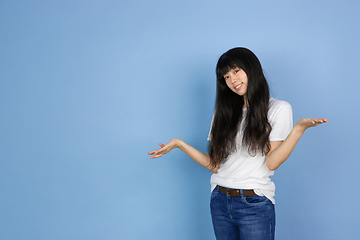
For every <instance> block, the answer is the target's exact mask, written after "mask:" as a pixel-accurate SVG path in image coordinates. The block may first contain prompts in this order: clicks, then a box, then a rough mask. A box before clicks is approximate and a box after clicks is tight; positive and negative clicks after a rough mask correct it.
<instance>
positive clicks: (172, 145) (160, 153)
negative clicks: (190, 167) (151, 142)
mask: <svg viewBox="0 0 360 240" xmlns="http://www.w3.org/2000/svg"><path fill="white" fill-rule="evenodd" d="M180 141H181V140H180V139H178V138H174V139H171V141H170V142H168V143H167V144H166V145H164V144H162V143H159V146H160V147H161V148H160V149H158V150H155V151H151V152H149V153H148V155H152V156H151V157H150V158H158V157H161V156H163V155H164V154H166V153H168V152H170V151H171V150H173V149H174V148H177V147H179V142H180Z"/></svg>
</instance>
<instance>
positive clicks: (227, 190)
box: [226, 188, 232, 197]
mask: <svg viewBox="0 0 360 240" xmlns="http://www.w3.org/2000/svg"><path fill="white" fill-rule="evenodd" d="M231 190H232V189H229V188H227V189H226V195H228V197H231V196H230V193H229V191H231Z"/></svg>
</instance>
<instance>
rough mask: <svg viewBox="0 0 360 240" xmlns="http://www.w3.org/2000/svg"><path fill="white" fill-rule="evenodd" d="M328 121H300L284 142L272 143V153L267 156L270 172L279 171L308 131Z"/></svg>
mask: <svg viewBox="0 0 360 240" xmlns="http://www.w3.org/2000/svg"><path fill="white" fill-rule="evenodd" d="M327 121H328V119H327V118H317V119H312V118H306V119H300V120H299V121H297V123H296V125H295V127H294V128H293V130H292V131H291V132H290V134H289V135H288V136H287V138H286V139H285V140H284V141H274V142H270V145H271V147H270V151H269V153H268V154H267V155H266V165H267V167H268V168H269V170H271V171H273V170H275V169H277V168H278V167H280V165H281V164H283V163H284V162H285V161H286V159H288V157H289V156H290V154H291V152H292V151H293V150H294V148H295V146H296V144H297V143H298V141H299V139H300V138H301V136H302V135H303V134H304V132H305V130H306V129H308V128H309V127H316V126H318V125H320V124H322V123H325V122H327Z"/></svg>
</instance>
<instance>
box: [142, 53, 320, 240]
mask: <svg viewBox="0 0 360 240" xmlns="http://www.w3.org/2000/svg"><path fill="white" fill-rule="evenodd" d="M216 75H217V90H216V91H217V92H216V103H215V112H214V116H213V120H212V124H211V130H210V134H209V138H208V140H209V154H205V153H203V152H200V151H198V150H197V149H195V148H193V147H191V146H190V145H188V144H187V143H185V142H184V141H182V140H180V139H177V138H174V139H172V140H171V141H170V142H169V143H167V144H166V145H164V144H161V143H160V144H159V145H160V147H161V148H160V149H159V150H155V151H151V152H149V153H148V154H149V155H152V157H151V158H158V157H161V156H163V155H164V154H166V153H168V152H170V151H171V150H172V149H174V148H179V149H181V150H182V151H184V152H185V153H186V154H188V155H189V156H190V157H191V158H192V159H193V160H194V161H195V162H197V163H198V164H200V165H202V166H204V167H205V168H208V169H209V170H211V171H212V172H214V174H213V175H212V176H211V187H212V193H211V201H210V208H211V216H212V221H213V226H214V231H215V235H216V239H218V240H230V239H234V240H235V239H241V240H250V239H251V240H254V239H259V240H260V239H261V240H267V239H274V232H275V210H274V203H275V200H274V195H275V185H274V183H273V182H272V181H271V179H270V177H271V176H272V175H273V174H274V170H275V169H277V168H278V167H279V166H280V165H281V164H282V163H284V162H285V161H286V159H287V158H288V157H289V156H290V154H291V152H292V151H293V149H294V148H295V145H296V144H297V142H298V140H299V139H300V137H301V136H302V134H303V133H304V132H305V130H306V129H307V128H309V127H314V126H318V125H319V124H322V123H324V122H327V119H326V118H322V119H314V118H307V119H300V120H299V121H297V123H296V125H295V126H294V127H293V123H292V109H291V106H290V104H289V103H287V102H285V101H280V100H276V99H274V98H270V96H269V87H268V84H267V81H266V79H265V76H264V74H263V71H262V67H261V64H260V62H259V60H258V58H257V57H256V56H255V54H254V53H253V52H251V51H250V50H248V49H246V48H234V49H230V50H229V51H227V52H226V53H224V54H223V55H222V56H221V57H220V59H219V61H218V63H217V66H216Z"/></svg>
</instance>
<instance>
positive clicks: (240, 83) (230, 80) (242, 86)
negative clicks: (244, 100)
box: [224, 68, 248, 96]
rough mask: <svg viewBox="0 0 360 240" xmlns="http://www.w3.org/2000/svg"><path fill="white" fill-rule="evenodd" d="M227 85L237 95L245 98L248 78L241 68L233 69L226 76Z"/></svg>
mask: <svg viewBox="0 0 360 240" xmlns="http://www.w3.org/2000/svg"><path fill="white" fill-rule="evenodd" d="M224 79H225V81H226V85H227V86H228V87H229V88H230V89H231V90H232V91H233V92H235V93H236V94H238V95H240V96H243V95H245V93H246V90H247V85H248V78H247V75H246V73H245V72H244V70H242V69H241V68H234V69H231V70H230V71H229V72H227V73H226V74H225V75H224Z"/></svg>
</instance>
